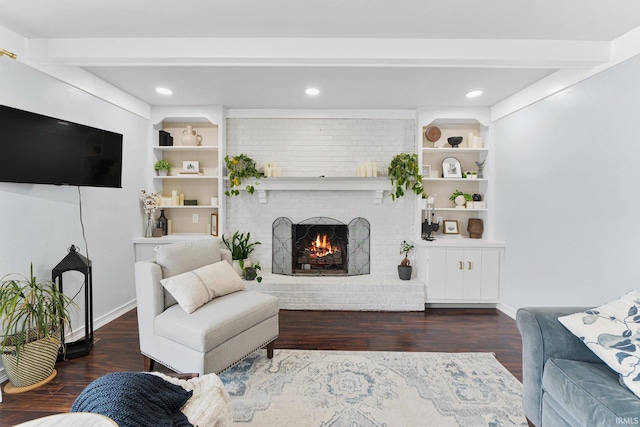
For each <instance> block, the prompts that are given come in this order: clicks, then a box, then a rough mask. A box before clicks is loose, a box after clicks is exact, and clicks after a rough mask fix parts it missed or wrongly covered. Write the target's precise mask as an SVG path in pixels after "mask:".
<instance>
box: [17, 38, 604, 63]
mask: <svg viewBox="0 0 640 427" xmlns="http://www.w3.org/2000/svg"><path fill="white" fill-rule="evenodd" d="M27 56H28V58H29V60H30V61H33V62H38V63H41V64H48V65H75V66H98V65H104V66H109V65H110V66H115V65H119V66H136V65H156V66H161V65H165V66H171V65H176V66H178V65H180V66H215V65H219V66H375V67H453V68H457V67H481V68H496V67H498V68H549V69H562V68H591V67H594V66H597V65H600V64H603V63H606V62H607V61H609V60H610V57H611V45H610V43H609V42H595V41H553V40H462V39H440V40H433V39H336V38H327V39H318V38H306V39H305V38H302V39H300V38H297V39H283V38H271V39H264V38H206V39H201V38H197V39H194V38H191V39H189V38H182V39H177V38H170V39H158V38H134V39H119V38H109V39H95V38H91V39H29V40H28V48H27Z"/></svg>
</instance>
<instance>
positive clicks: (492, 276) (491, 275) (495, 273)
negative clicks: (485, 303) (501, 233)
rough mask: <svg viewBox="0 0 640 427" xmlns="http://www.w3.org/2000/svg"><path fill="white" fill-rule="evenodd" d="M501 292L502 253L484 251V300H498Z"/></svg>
mask: <svg viewBox="0 0 640 427" xmlns="http://www.w3.org/2000/svg"><path fill="white" fill-rule="evenodd" d="M499 290H500V251H498V250H492V249H487V250H484V251H482V290H481V298H482V299H484V300H497V299H498V297H499Z"/></svg>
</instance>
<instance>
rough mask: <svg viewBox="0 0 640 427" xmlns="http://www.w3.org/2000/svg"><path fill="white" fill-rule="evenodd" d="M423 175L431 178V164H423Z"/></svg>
mask: <svg viewBox="0 0 640 427" xmlns="http://www.w3.org/2000/svg"><path fill="white" fill-rule="evenodd" d="M422 177H423V178H431V165H422Z"/></svg>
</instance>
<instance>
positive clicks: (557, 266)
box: [494, 57, 640, 308]
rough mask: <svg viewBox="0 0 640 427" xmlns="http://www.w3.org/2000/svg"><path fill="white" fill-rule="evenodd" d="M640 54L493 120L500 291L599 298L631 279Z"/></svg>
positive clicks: (509, 296) (634, 280)
mask: <svg viewBox="0 0 640 427" xmlns="http://www.w3.org/2000/svg"><path fill="white" fill-rule="evenodd" d="M639 123H640V57H637V58H634V59H631V60H629V61H627V62H624V63H622V64H620V65H618V66H616V67H614V68H611V69H609V70H607V71H605V72H603V73H601V74H599V75H596V76H593V77H591V78H590V79H588V80H585V81H583V82H581V83H579V84H577V85H575V86H573V87H571V88H568V89H566V90H563V91H562V92H560V93H558V94H556V95H554V96H551V97H549V98H547V99H544V100H542V101H540V102H538V103H536V104H533V105H531V106H529V107H527V108H525V109H523V110H521V111H518V112H516V113H514V114H511V115H509V116H507V117H505V118H503V119H500V120H498V121H497V122H495V124H494V131H495V133H494V136H495V153H496V166H495V185H496V187H495V194H496V203H495V206H494V208H495V213H496V216H495V230H496V237H497V238H498V239H500V240H504V241H505V242H506V244H507V250H506V257H505V261H506V262H505V266H504V275H503V281H502V289H501V300H502V302H503V303H504V304H506V305H507V306H509V307H512V308H519V307H522V306H530V305H550V306H561V305H586V306H594V305H599V304H601V303H603V302H605V301H608V300H611V299H614V298H617V297H618V296H620V295H621V294H623V293H625V292H627V291H628V290H631V289H639V288H640V283H639V282H638V277H640V262H639V260H640V245H639V244H638V241H639V240H638V239H639V238H640V220H639V215H638V213H639V212H640V197H639V196H638V188H639V185H638V178H637V174H638V170H640V167H639V166H640V164H639V163H640V140H639V139H638V124H639Z"/></svg>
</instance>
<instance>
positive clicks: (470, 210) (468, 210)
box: [422, 207, 489, 212]
mask: <svg viewBox="0 0 640 427" xmlns="http://www.w3.org/2000/svg"><path fill="white" fill-rule="evenodd" d="M422 210H423V211H426V209H422ZM433 210H434V211H452V212H488V211H489V209H486V208H485V209H467V208H464V209H457V208H437V207H436V208H433Z"/></svg>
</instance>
